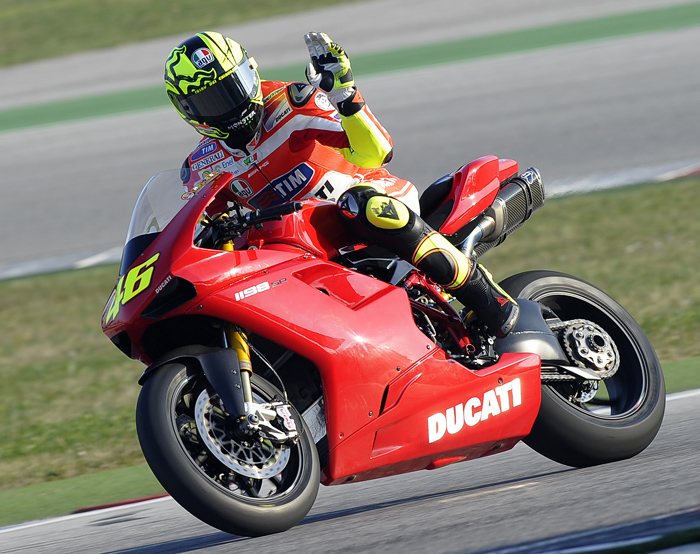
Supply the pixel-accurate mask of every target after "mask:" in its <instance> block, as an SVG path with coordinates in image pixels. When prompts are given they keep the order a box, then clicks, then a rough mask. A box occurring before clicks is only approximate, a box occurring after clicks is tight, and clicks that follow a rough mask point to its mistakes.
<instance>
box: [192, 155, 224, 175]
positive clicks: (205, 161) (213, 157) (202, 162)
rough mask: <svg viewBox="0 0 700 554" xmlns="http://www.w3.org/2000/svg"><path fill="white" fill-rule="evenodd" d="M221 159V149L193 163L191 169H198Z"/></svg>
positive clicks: (222, 156) (222, 157)
mask: <svg viewBox="0 0 700 554" xmlns="http://www.w3.org/2000/svg"><path fill="white" fill-rule="evenodd" d="M223 159H224V153H223V152H221V151H218V152H214V153H213V154H212V155H210V156H207V157H206V158H204V159H202V160H200V161H198V162H196V163H193V164H192V170H193V171H199V170H200V169H204V168H205V167H207V166H208V165H212V164H214V163H216V162H218V161H219V160H223Z"/></svg>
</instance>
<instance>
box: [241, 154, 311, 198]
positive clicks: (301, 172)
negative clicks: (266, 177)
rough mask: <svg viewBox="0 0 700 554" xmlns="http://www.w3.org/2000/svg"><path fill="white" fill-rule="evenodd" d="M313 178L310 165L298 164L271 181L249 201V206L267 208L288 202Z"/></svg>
mask: <svg viewBox="0 0 700 554" xmlns="http://www.w3.org/2000/svg"><path fill="white" fill-rule="evenodd" d="M313 176H314V170H313V168H312V167H311V166H310V165H308V164H306V163H302V164H299V165H298V166H296V167H295V168H294V169H292V170H291V171H290V172H288V173H286V174H284V175H282V176H280V177H278V178H277V179H275V180H273V181H272V182H271V183H270V184H269V185H268V186H266V187H265V188H264V189H263V190H262V191H261V192H260V193H258V194H257V195H256V196H255V197H254V198H253V199H251V200H250V201H249V204H250V205H251V206H253V207H254V208H269V207H270V206H276V205H277V204H283V203H284V202H288V201H290V200H292V199H293V198H294V197H295V196H297V195H298V194H299V193H300V192H301V191H303V190H304V188H306V186H307V185H308V184H309V182H310V181H311V178H312V177H313Z"/></svg>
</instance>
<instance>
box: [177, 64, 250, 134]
mask: <svg viewBox="0 0 700 554" xmlns="http://www.w3.org/2000/svg"><path fill="white" fill-rule="evenodd" d="M259 88H260V82H259V80H258V74H257V71H255V69H253V67H252V66H251V63H250V61H249V60H248V57H247V56H246V57H245V58H244V59H243V62H242V63H241V64H239V65H238V66H236V68H235V69H234V70H233V71H232V72H231V73H230V74H229V75H227V76H226V77H224V78H223V79H221V80H220V81H218V82H216V83H214V84H213V85H210V86H208V87H206V88H205V89H203V90H201V91H199V92H197V93H196V94H193V95H191V96H187V97H185V98H182V99H179V104H180V109H181V111H182V112H183V113H185V114H187V116H188V117H189V118H191V119H195V120H197V121H202V122H206V123H209V124H211V123H215V122H218V121H224V120H226V119H229V118H230V116H231V115H233V112H234V110H236V109H237V108H240V107H241V106H243V105H245V104H247V103H249V102H250V101H251V100H253V99H254V98H255V97H256V96H257V95H258V90H259ZM237 111H238V110H237Z"/></svg>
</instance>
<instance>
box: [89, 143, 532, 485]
mask: <svg viewBox="0 0 700 554" xmlns="http://www.w3.org/2000/svg"><path fill="white" fill-rule="evenodd" d="M512 170H513V166H512V165H508V164H503V163H502V162H499V160H498V159H497V158H495V157H490V158H482V159H481V160H477V161H476V162H473V163H472V164H467V165H466V166H464V167H463V168H462V169H460V170H459V171H458V172H456V173H455V188H454V191H455V194H456V195H458V196H456V198H455V208H454V210H453V214H452V215H451V216H450V218H448V220H447V221H446V223H445V225H446V226H447V231H445V232H449V231H450V230H452V229H456V228H457V226H458V225H459V224H460V223H461V222H463V221H465V218H467V219H471V217H470V216H469V215H467V214H473V213H476V212H481V211H484V210H486V209H487V208H488V206H489V205H490V202H491V201H492V200H493V197H494V196H495V194H496V192H497V191H498V187H499V184H500V180H499V179H500V177H501V174H502V173H510V172H511V171H512ZM232 179H233V176H232V175H231V174H229V173H223V174H220V175H218V176H216V177H212V178H210V179H206V180H205V181H203V184H202V186H201V188H199V189H197V190H195V191H194V192H189V193H187V195H189V196H186V195H183V197H189V198H190V199H189V200H187V201H186V203H184V205H183V207H182V208H181V209H180V211H179V212H178V213H177V215H175V216H174V217H173V218H172V220H171V221H170V222H169V223H168V224H167V226H165V228H164V229H162V230H160V231H159V233H158V235H157V237H156V238H155V239H154V240H153V242H152V243H151V244H150V245H149V246H148V247H147V248H146V249H145V250H144V251H143V253H141V254H140V255H139V256H138V257H137V259H136V260H135V261H134V262H133V263H132V264H131V265H130V267H129V268H126V270H125V275H124V276H123V277H121V278H120V281H119V283H118V285H117V287H116V288H115V293H114V294H113V296H112V298H111V299H110V301H109V302H108V304H107V306H106V308H105V314H104V316H103V328H104V332H105V333H106V334H107V335H108V336H109V337H116V336H117V335H120V334H121V336H123V335H128V337H129V342H130V344H131V352H130V355H131V357H133V358H135V359H139V360H141V361H142V362H143V363H145V364H150V363H152V362H153V360H152V359H151V357H150V356H149V354H148V352H147V351H146V350H145V348H144V344H143V338H144V335H145V334H146V333H147V332H148V330H149V328H150V327H151V326H152V325H154V324H155V323H157V321H158V320H159V319H170V318H175V317H178V316H188V315H197V316H209V317H211V318H216V319H217V320H221V321H224V322H230V323H234V324H236V325H239V326H241V327H242V328H245V329H246V330H247V331H248V332H250V333H253V334H256V335H260V336H262V337H265V338H267V339H269V340H271V341H274V342H275V343H276V344H278V345H280V346H282V347H284V348H286V349H289V350H291V351H292V352H294V353H296V354H298V355H300V356H303V357H304V358H306V359H308V360H310V361H311V362H312V363H313V364H314V365H315V366H316V368H317V369H318V372H319V374H320V377H321V381H322V385H323V400H324V406H325V420H326V431H327V437H328V450H329V461H328V464H327V466H326V467H325V468H324V469H323V473H322V482H323V483H324V484H327V485H330V484H340V483H344V482H348V481H351V480H366V479H373V478H377V477H382V476H386V475H393V474H398V473H403V472H407V471H413V470H417V469H434V468H437V467H441V466H443V465H446V464H448V463H453V462H455V461H460V460H466V459H471V458H477V457H480V456H485V455H488V454H491V453H495V452H499V451H503V450H507V449H509V448H512V447H513V446H514V445H515V444H516V443H517V442H518V441H519V440H520V439H521V438H522V437H524V436H525V435H527V434H528V433H529V431H530V429H531V427H532V424H533V422H534V420H535V417H536V415H537V412H538V409H539V403H540V359H539V357H538V356H536V355H534V354H505V355H503V356H502V357H501V358H500V360H499V361H498V363H496V364H494V365H491V366H489V367H487V368H485V369H480V370H470V369H467V368H466V367H465V366H463V365H462V364H460V363H458V362H456V361H455V360H454V359H452V358H451V357H450V356H448V355H447V354H446V353H445V352H444V351H443V350H442V349H441V348H439V347H437V346H436V344H435V342H434V341H433V340H431V339H430V338H429V337H428V336H426V334H424V333H423V332H421V330H420V329H419V328H418V327H417V326H416V323H415V320H414V315H413V312H412V305H411V302H410V301H409V297H408V294H407V292H406V290H405V289H404V288H402V287H397V286H393V285H391V284H389V283H386V282H384V281H381V280H379V279H376V278H374V277H372V276H369V275H365V274H363V273H360V272H358V271H354V270H351V269H348V268H347V267H344V266H341V265H339V264H338V263H334V262H333V261H331V260H332V259H334V258H335V257H336V256H337V255H338V253H339V251H340V250H341V248H343V247H347V246H350V245H353V244H354V243H355V241H353V240H352V239H353V237H351V236H349V235H348V234H347V232H346V231H345V230H344V228H343V227H342V225H341V224H340V222H339V220H338V219H337V217H336V215H335V205H334V204H332V203H328V202H322V201H316V200H312V201H309V202H307V203H305V205H304V207H303V208H302V209H301V210H300V211H299V212H297V213H295V214H292V215H287V216H283V217H282V219H281V220H280V221H268V222H265V223H264V224H263V225H262V226H261V227H260V228H251V229H250V230H249V231H248V232H247V235H246V236H244V237H242V238H241V239H239V240H238V241H237V244H238V245H240V246H242V247H246V248H247V249H242V250H236V251H232V252H229V251H223V250H214V249H209V248H200V247H197V246H195V245H194V239H195V236H196V233H197V231H196V229H197V228H198V227H197V226H198V224H199V222H200V219H201V214H202V213H203V212H204V211H205V209H206V208H207V206H208V205H209V204H210V203H212V202H213V201H215V198H216V195H217V194H218V193H219V192H220V191H225V190H228V188H229V184H230V183H231V180H232ZM460 210H461V211H462V213H459V211H460ZM176 279H179V280H184V281H186V282H188V283H191V285H193V286H194V290H195V291H196V295H195V296H194V297H192V298H191V299H189V300H188V301H186V302H184V303H182V304H180V305H178V306H177V307H176V308H175V309H173V310H171V311H168V312H167V313H166V314H164V315H162V316H160V318H153V317H145V316H144V315H143V314H144V310H147V309H148V308H149V307H151V308H152V306H153V305H154V302H155V303H157V302H159V301H160V300H161V298H162V297H160V296H159V295H161V294H163V291H164V290H165V289H166V288H167V286H168V284H170V283H171V282H173V281H174V280H176ZM447 319H449V318H447ZM458 324H459V325H461V323H460V322H459V321H458Z"/></svg>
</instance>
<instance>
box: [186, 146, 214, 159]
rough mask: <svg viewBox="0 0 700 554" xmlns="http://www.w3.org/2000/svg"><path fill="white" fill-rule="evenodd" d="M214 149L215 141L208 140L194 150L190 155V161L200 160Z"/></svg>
mask: <svg viewBox="0 0 700 554" xmlns="http://www.w3.org/2000/svg"><path fill="white" fill-rule="evenodd" d="M214 150H216V143H215V142H208V143H206V144H204V145H202V146H200V147H199V148H197V150H195V151H194V153H193V154H192V156H191V157H190V161H192V162H196V161H197V160H201V159H202V158H204V157H205V156H208V155H209V154H211V153H212V152H213V151H214Z"/></svg>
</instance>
